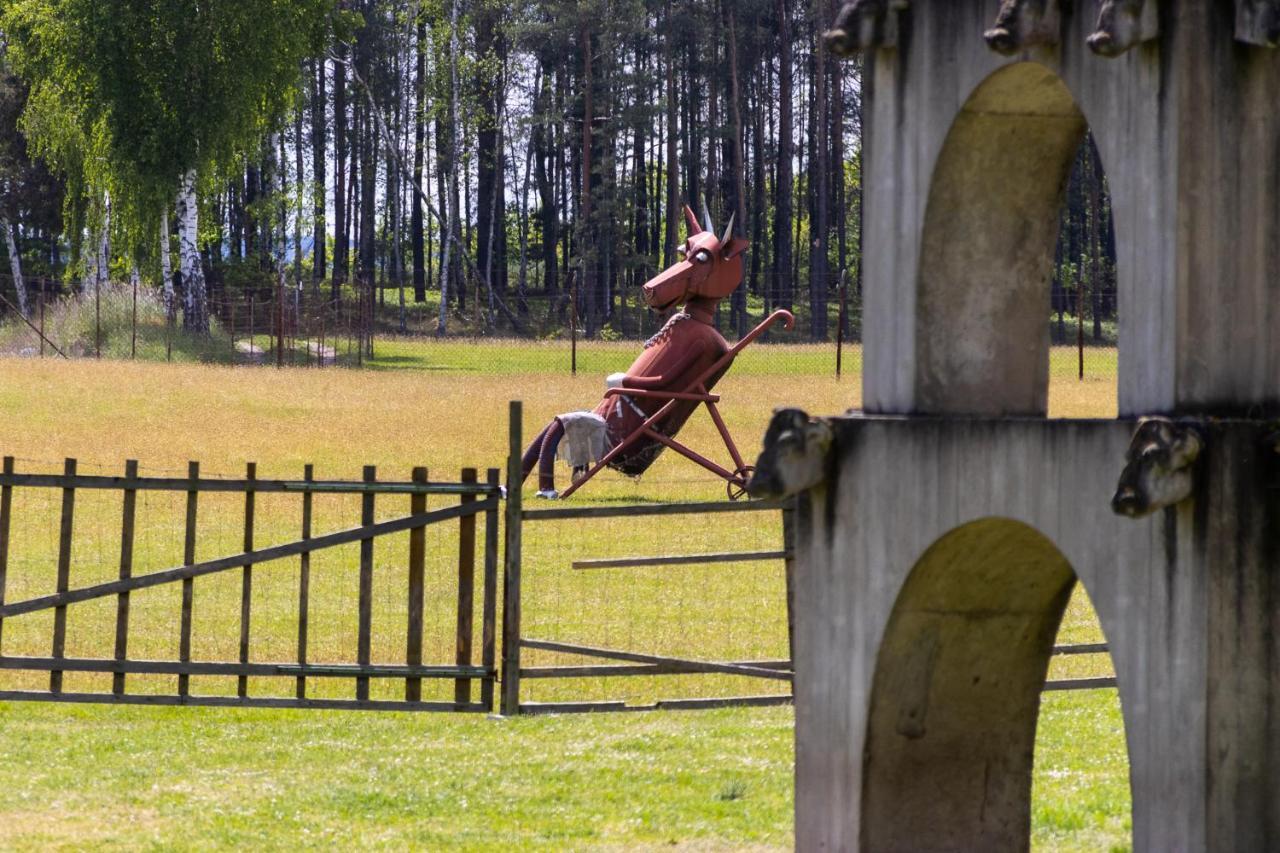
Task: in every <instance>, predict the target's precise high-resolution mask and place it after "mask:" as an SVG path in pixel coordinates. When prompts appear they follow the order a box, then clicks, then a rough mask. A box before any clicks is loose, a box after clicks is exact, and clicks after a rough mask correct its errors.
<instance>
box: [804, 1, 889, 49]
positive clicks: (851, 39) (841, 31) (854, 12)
mask: <svg viewBox="0 0 1280 853" xmlns="http://www.w3.org/2000/svg"><path fill="white" fill-rule="evenodd" d="M906 8H907V0H849V2H846V3H845V4H844V6H842V7H841V8H840V12H839V14H837V15H836V22H835V24H834V25H833V26H832V27H831V29H829V30H827V31H826V32H825V33H823V34H822V37H823V39H825V40H826V43H827V49H828V50H830V51H831V52H832V53H834V54H835V55H836V56H842V57H845V58H848V57H850V56H853V55H854V54H856V53H859V52H861V51H864V50H873V49H875V48H877V47H893V46H895V45H896V44H897V43H898V13H899V12H901V11H902V10H903V9H906Z"/></svg>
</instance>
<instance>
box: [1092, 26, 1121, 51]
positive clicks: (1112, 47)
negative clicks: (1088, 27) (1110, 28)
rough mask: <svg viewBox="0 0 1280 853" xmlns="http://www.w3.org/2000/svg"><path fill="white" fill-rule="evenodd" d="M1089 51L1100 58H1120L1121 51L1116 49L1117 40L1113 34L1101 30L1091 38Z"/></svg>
mask: <svg viewBox="0 0 1280 853" xmlns="http://www.w3.org/2000/svg"><path fill="white" fill-rule="evenodd" d="M1088 42H1089V49H1090V50H1092V51H1093V52H1094V53H1096V54H1098V55H1099V56H1119V55H1120V50H1119V49H1118V48H1117V47H1116V40H1115V39H1114V38H1113V37H1112V36H1111V33H1109V32H1106V31H1105V30H1099V31H1098V32H1096V33H1094V34H1093V35H1091V36H1089V39H1088Z"/></svg>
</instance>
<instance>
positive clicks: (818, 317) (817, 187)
mask: <svg viewBox="0 0 1280 853" xmlns="http://www.w3.org/2000/svg"><path fill="white" fill-rule="evenodd" d="M825 8H826V3H825V1H824V0H819V2H818V3H817V8H816V9H815V10H814V12H815V15H816V16H821V15H822V10H824V9H825ZM817 41H818V51H817V54H816V55H815V57H814V68H813V94H814V99H813V106H812V113H811V116H812V126H813V130H814V131H815V132H816V136H815V137H814V138H813V139H812V140H811V143H812V146H813V154H812V155H811V156H812V159H811V161H810V163H809V180H810V182H811V187H812V198H813V220H812V221H811V222H810V234H809V330H810V334H811V335H812V337H813V340H815V341H824V340H826V338H827V292H828V289H829V288H830V277H831V273H830V269H829V266H830V262H829V260H828V257H827V239H828V237H829V236H830V233H831V226H830V223H831V210H830V204H831V198H830V179H831V165H830V164H831V149H830V139H829V134H828V131H829V129H830V125H829V123H828V119H829V116H828V112H829V110H830V101H829V93H828V90H827V64H828V60H827V48H826V40H825V39H822V38H818V40H817Z"/></svg>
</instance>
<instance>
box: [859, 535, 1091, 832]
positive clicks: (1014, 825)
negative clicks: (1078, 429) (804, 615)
mask: <svg viewBox="0 0 1280 853" xmlns="http://www.w3.org/2000/svg"><path fill="white" fill-rule="evenodd" d="M1075 583H1076V575H1075V572H1074V571H1073V570H1072V567H1071V565H1070V564H1069V563H1068V562H1067V559H1066V557H1065V556H1064V555H1063V554H1062V552H1061V551H1060V550H1059V549H1058V548H1057V546H1055V545H1054V543H1053V542H1052V541H1050V540H1049V539H1048V538H1047V537H1045V536H1044V535H1042V534H1041V533H1040V532H1038V531H1037V530H1036V529H1035V528H1033V527H1031V526H1030V525H1028V524H1026V523H1024V522H1021V521H1016V520H1013V519H1009V518H1000V517H987V518H982V519H979V520H976V521H971V522H969V523H966V524H964V525H961V526H960V527H958V528H956V529H954V530H952V531H950V532H949V533H946V534H944V535H943V536H941V537H940V538H939V539H938V540H936V541H935V542H934V543H933V545H931V546H930V547H929V548H928V549H927V550H926V551H925V553H924V554H923V556H922V557H921V558H920V560H919V561H918V562H917V563H916V564H915V566H914V567H913V568H912V570H911V572H910V574H909V575H908V576H907V578H906V580H905V583H904V584H903V586H902V589H901V592H900V593H899V595H898V598H897V600H896V602H895V604H894V608H893V611H892V614H891V615H890V617H889V621H888V624H887V626H886V628H885V634H884V637H883V640H882V642H881V644H880V648H879V652H878V654H877V657H876V665H875V674H874V677H873V681H872V692H871V703H870V709H869V715H868V718H867V734H866V747H865V750H864V758H863V762H864V767H863V779H864V786H863V788H862V798H863V802H862V804H861V813H862V822H861V827H860V832H861V838H860V845H861V849H864V850H903V851H906V850H957V851H959V850H1018V849H1026V848H1027V846H1028V844H1029V837H1030V830H1031V773H1032V759H1033V752H1034V746H1035V733H1036V722H1037V719H1038V716H1039V711H1040V696H1041V689H1042V687H1043V685H1044V681H1045V676H1046V673H1047V671H1048V666H1049V659H1050V654H1051V652H1052V649H1053V643H1054V638H1055V637H1056V636H1057V632H1058V626H1059V623H1060V622H1061V620H1062V615H1063V612H1064V610H1065V609H1066V605H1067V602H1068V600H1069V598H1070V596H1071V592H1072V590H1073V588H1074V587H1075Z"/></svg>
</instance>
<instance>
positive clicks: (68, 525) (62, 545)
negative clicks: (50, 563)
mask: <svg viewBox="0 0 1280 853" xmlns="http://www.w3.org/2000/svg"><path fill="white" fill-rule="evenodd" d="M63 475H64V476H65V477H67V478H71V477H74V476H75V475H76V460H74V459H68V460H66V462H65V463H64V465H63ZM75 512H76V489H75V486H72V485H66V486H64V487H63V489H62V520H61V522H60V524H59V525H58V581H57V591H58V592H66V591H67V590H68V589H70V588H71V534H72V531H73V529H74V525H75ZM66 648H67V605H65V604H62V605H59V606H58V607H55V608H54V610H53V655H52V656H53V657H54V658H60V657H65V654H66ZM49 692H50V693H61V692H62V670H60V669H55V670H53V671H51V672H50V673H49Z"/></svg>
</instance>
